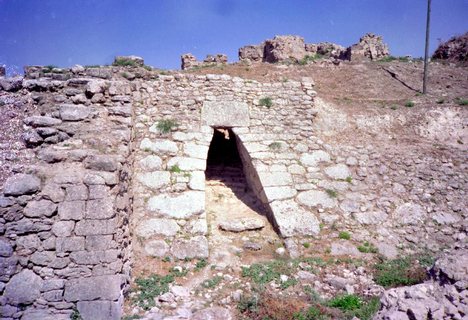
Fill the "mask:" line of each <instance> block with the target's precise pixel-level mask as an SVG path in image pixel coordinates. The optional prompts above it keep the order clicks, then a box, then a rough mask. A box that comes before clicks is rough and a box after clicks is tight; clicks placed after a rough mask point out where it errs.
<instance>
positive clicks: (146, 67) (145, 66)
mask: <svg viewBox="0 0 468 320" xmlns="http://www.w3.org/2000/svg"><path fill="white" fill-rule="evenodd" d="M143 68H144V69H146V70H148V71H153V67H151V66H147V65H146V64H145V65H144V66H143Z"/></svg>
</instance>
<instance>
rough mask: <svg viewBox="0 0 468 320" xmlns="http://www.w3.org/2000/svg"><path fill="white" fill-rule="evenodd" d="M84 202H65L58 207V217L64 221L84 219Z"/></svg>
mask: <svg viewBox="0 0 468 320" xmlns="http://www.w3.org/2000/svg"><path fill="white" fill-rule="evenodd" d="M84 214H85V202H84V201H65V202H61V203H60V204H59V206H58V215H59V217H60V219H62V220H80V219H83V218H84Z"/></svg>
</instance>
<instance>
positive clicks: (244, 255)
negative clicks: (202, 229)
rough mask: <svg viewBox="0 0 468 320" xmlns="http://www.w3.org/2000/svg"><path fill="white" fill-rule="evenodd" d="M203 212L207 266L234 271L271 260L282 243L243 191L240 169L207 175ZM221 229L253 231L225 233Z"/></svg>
mask: <svg viewBox="0 0 468 320" xmlns="http://www.w3.org/2000/svg"><path fill="white" fill-rule="evenodd" d="M206 211H207V218H208V233H209V237H208V238H209V242H210V252H211V258H210V259H211V260H212V261H210V262H211V264H215V265H217V266H220V267H231V268H233V269H238V268H239V267H240V266H241V265H243V264H251V263H254V262H257V261H262V260H267V259H271V258H273V256H274V255H275V249H276V248H277V247H278V246H280V245H281V243H282V241H281V240H280V238H279V237H278V235H277V234H276V233H275V231H274V230H273V228H272V226H271V224H270V223H269V222H268V220H267V218H266V216H265V210H264V209H263V208H262V205H261V203H260V201H259V200H257V199H256V197H255V195H253V193H252V192H251V191H250V190H249V189H248V188H247V183H246V180H245V176H244V173H243V172H242V168H239V167H217V168H215V169H213V170H211V172H209V173H207V184H206ZM241 221H244V222H245V224H244V226H240V225H239V224H240V222H241ZM223 226H226V227H228V228H229V227H231V228H233V229H237V228H239V229H249V228H248V227H249V226H250V228H252V229H254V230H243V231H239V232H233V231H225V230H222V229H221V227H223ZM258 226H264V227H261V228H260V227H258ZM257 227H258V228H257Z"/></svg>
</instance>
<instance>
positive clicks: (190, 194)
mask: <svg viewBox="0 0 468 320" xmlns="http://www.w3.org/2000/svg"><path fill="white" fill-rule="evenodd" d="M148 210H150V211H154V212H156V213H159V214H162V215H164V216H167V217H170V218H176V219H187V218H190V217H192V216H195V215H198V214H201V213H203V212H204V210H205V192H202V191H187V192H184V193H182V194H180V195H178V196H175V197H170V196H169V195H166V194H161V195H158V196H155V197H152V198H150V199H149V201H148Z"/></svg>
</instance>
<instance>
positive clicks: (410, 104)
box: [405, 101, 414, 108]
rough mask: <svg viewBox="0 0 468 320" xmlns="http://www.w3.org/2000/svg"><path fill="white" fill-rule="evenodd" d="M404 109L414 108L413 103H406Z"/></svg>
mask: <svg viewBox="0 0 468 320" xmlns="http://www.w3.org/2000/svg"><path fill="white" fill-rule="evenodd" d="M405 107H407V108H412V107H414V102H413V101H406V103H405Z"/></svg>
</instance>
